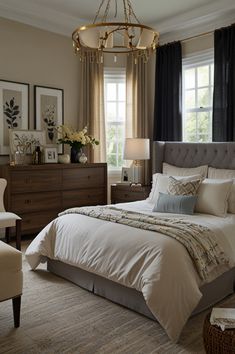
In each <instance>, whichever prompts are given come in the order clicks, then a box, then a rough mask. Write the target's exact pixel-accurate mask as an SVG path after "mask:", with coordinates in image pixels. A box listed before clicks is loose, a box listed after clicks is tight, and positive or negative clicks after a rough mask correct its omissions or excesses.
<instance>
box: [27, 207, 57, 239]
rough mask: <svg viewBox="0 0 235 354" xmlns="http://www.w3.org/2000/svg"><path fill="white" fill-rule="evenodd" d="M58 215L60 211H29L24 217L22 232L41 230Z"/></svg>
mask: <svg viewBox="0 0 235 354" xmlns="http://www.w3.org/2000/svg"><path fill="white" fill-rule="evenodd" d="M57 216H58V211H57V210H53V211H48V210H47V211H43V212H36V213H27V214H23V215H21V217H22V234H24V233H33V232H40V231H41V230H42V229H43V228H44V227H45V226H46V225H47V224H49V222H50V221H52V220H53V219H55V218H56V217H57Z"/></svg>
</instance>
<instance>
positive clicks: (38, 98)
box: [34, 86, 64, 153]
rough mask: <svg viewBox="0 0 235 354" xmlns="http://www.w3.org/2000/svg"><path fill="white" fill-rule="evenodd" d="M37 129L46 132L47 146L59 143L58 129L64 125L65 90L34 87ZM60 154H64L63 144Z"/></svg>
mask: <svg viewBox="0 0 235 354" xmlns="http://www.w3.org/2000/svg"><path fill="white" fill-rule="evenodd" d="M34 104H35V128H36V129H37V130H45V131H46V145H54V144H56V143H57V130H56V127H57V126H58V125H61V124H63V123H64V90H63V89H59V88H53V87H46V86H34ZM58 152H59V153H62V152H63V146H62V144H60V145H59V147H58Z"/></svg>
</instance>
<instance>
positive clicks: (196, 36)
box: [180, 22, 235, 42]
mask: <svg viewBox="0 0 235 354" xmlns="http://www.w3.org/2000/svg"><path fill="white" fill-rule="evenodd" d="M230 26H235V22H234V23H232V24H231V25H230ZM222 28H225V27H222ZM215 31H216V29H215V30H213V31H208V32H204V33H200V34H197V35H195V36H191V37H187V38H184V39H181V41H180V42H187V41H190V39H194V38H199V37H203V36H208V35H209V34H212V33H214V32H215Z"/></svg>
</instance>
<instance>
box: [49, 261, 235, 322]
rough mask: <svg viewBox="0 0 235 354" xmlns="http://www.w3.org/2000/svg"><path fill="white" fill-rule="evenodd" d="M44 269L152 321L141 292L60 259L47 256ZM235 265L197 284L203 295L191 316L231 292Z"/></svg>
mask: <svg viewBox="0 0 235 354" xmlns="http://www.w3.org/2000/svg"><path fill="white" fill-rule="evenodd" d="M47 269H48V270H49V271H50V272H52V273H54V274H56V275H58V276H60V277H62V278H64V279H67V280H69V281H71V282H73V283H75V284H76V285H79V286H81V287H82V288H84V289H86V290H89V291H91V292H93V293H94V294H96V295H99V296H102V297H104V298H106V299H108V300H111V301H113V302H115V303H117V304H119V305H123V306H125V307H127V308H129V309H131V310H134V311H136V312H138V313H140V314H142V315H144V316H146V317H148V318H151V319H153V320H156V318H155V317H154V315H153V314H152V313H151V311H150V310H149V308H148V307H147V305H146V303H145V300H144V297H143V295H142V293H141V292H139V291H137V290H135V289H132V288H128V287H126V286H124V285H120V284H118V283H115V282H113V281H111V280H108V279H106V278H103V277H101V276H99V275H96V274H93V273H90V272H87V271H85V270H83V269H81V268H77V267H74V266H71V265H68V264H66V263H63V262H60V261H54V260H51V259H49V258H48V259H47ZM234 284H235V267H234V268H232V269H230V270H229V271H227V272H226V273H224V274H222V275H221V276H219V277H218V278H216V279H215V280H213V281H212V282H210V283H208V284H205V285H203V286H202V287H201V289H200V290H201V292H202V294H203V297H202V299H201V300H200V302H199V304H198V305H197V307H196V308H195V309H194V311H193V313H192V315H195V314H198V313H199V312H201V311H203V310H205V309H207V308H209V307H210V306H212V305H214V304H216V303H217V302H219V301H221V300H222V299H224V298H225V297H226V296H228V295H230V294H232V293H233V292H234Z"/></svg>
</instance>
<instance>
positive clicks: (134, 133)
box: [126, 56, 155, 184]
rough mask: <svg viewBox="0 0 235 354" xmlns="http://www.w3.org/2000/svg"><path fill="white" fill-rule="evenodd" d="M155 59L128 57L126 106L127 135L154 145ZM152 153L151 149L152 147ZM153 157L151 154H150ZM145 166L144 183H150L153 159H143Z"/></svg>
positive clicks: (142, 162)
mask: <svg viewBox="0 0 235 354" xmlns="http://www.w3.org/2000/svg"><path fill="white" fill-rule="evenodd" d="M153 64H154V62H153V59H152V60H151V59H150V60H149V61H148V62H147V63H144V60H143V59H142V58H139V59H138V61H137V63H136V64H135V63H134V60H133V59H132V57H131V56H129V57H128V58H127V68H126V70H127V71H126V73H127V74H126V80H127V107H126V117H127V119H126V137H127V138H128V137H130V138H149V139H150V147H151V146H152V131H153V130H152V129H153V108H152V107H153V102H151V101H152V96H153V90H154V89H153V84H152V83H153V82H154V80H153V76H155V75H154V65H153ZM150 154H151V149H150ZM150 157H151V155H150ZM141 164H142V166H143V168H144V183H145V184H149V183H150V181H151V177H152V171H151V168H152V167H151V159H150V160H146V161H141Z"/></svg>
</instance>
